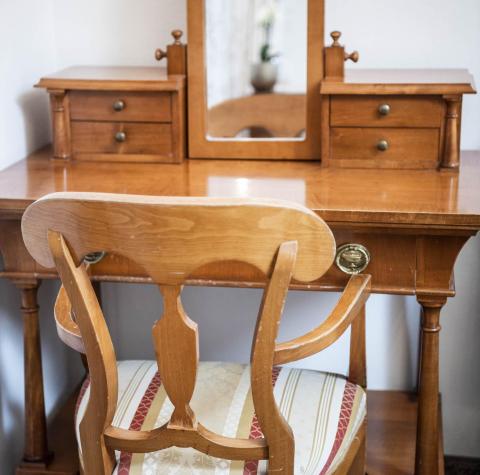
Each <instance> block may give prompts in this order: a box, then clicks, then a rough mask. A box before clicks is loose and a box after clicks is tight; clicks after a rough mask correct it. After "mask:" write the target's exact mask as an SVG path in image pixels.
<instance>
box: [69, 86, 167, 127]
mask: <svg viewBox="0 0 480 475" xmlns="http://www.w3.org/2000/svg"><path fill="white" fill-rule="evenodd" d="M69 96H70V115H71V117H72V120H86V121H107V122H171V121H172V95H171V94H170V93H167V92H159V93H155V92H142V93H140V92H123V91H121V92H119V91H71V92H70V94H69ZM117 101H122V102H123V104H124V109H123V110H121V111H116V110H115V109H114V104H115V102H117Z"/></svg>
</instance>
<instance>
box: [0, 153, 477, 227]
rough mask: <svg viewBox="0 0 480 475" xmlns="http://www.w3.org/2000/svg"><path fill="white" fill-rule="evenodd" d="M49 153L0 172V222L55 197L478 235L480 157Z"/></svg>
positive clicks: (472, 155) (34, 155) (466, 154)
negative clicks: (336, 159)
mask: <svg viewBox="0 0 480 475" xmlns="http://www.w3.org/2000/svg"><path fill="white" fill-rule="evenodd" d="M51 156H52V149H51V148H50V147H47V148H45V149H43V150H41V151H39V152H37V153H34V154H32V155H31V156H30V157H29V158H28V159H26V160H22V161H20V162H18V163H16V164H14V165H13V166H11V167H9V168H7V169H6V170H4V171H3V172H0V190H1V192H0V217H2V218H4V219H5V218H9V217H10V218H17V219H18V218H20V216H21V215H22V214H23V212H24V210H25V208H26V207H27V206H28V205H29V204H31V203H33V202H34V201H35V200H37V199H39V198H41V197H42V196H44V195H46V194H49V193H53V192H56V191H86V192H88V191H96V192H105V193H128V194H138V195H154V196H219V197H221V196H223V197H235V196H246V197H247V196H248V197H264V198H282V199H286V200H289V201H294V202H297V203H300V204H303V205H305V206H307V207H308V208H310V209H312V210H314V211H315V212H316V213H317V214H318V215H319V216H320V217H322V218H323V219H325V220H326V221H327V222H328V223H331V224H335V223H356V224H357V225H359V224H362V223H363V224H372V225H373V224H377V225H383V226H384V225H387V224H388V225H396V226H398V225H405V226H424V227H427V228H428V227H432V228H435V227H436V228H453V229H457V230H459V229H470V230H477V229H480V187H479V186H478V183H479V182H480V165H479V164H480V153H479V152H464V153H463V156H462V160H463V164H462V167H461V170H460V173H459V174H455V173H450V172H447V171H445V172H440V173H432V172H430V171H421V170H352V171H348V172H346V171H345V170H336V169H326V168H323V167H322V166H321V165H320V164H319V163H309V162H282V163H276V162H275V163H273V162H268V161H248V162H245V161H221V160H208V161H203V160H189V161H187V162H184V163H183V164H180V165H169V164H167V165H162V166H160V167H159V166H158V165H149V164H113V163H112V164H104V163H96V164H91V163H80V162H57V161H53V160H51Z"/></svg>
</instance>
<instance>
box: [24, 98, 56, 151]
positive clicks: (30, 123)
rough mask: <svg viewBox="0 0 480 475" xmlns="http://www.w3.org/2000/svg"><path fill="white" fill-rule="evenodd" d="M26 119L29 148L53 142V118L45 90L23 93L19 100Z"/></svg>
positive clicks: (26, 141)
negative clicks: (51, 118)
mask: <svg viewBox="0 0 480 475" xmlns="http://www.w3.org/2000/svg"><path fill="white" fill-rule="evenodd" d="M17 104H18V106H19V107H20V109H21V111H22V115H23V120H24V131H25V144H26V147H27V150H34V149H36V148H39V144H42V145H40V147H41V146H43V145H46V144H47V143H49V142H51V137H52V133H51V120H50V113H49V99H48V95H47V94H46V93H45V91H43V90H35V89H32V90H31V91H28V92H25V93H23V94H21V95H20V96H19V98H18V100H17Z"/></svg>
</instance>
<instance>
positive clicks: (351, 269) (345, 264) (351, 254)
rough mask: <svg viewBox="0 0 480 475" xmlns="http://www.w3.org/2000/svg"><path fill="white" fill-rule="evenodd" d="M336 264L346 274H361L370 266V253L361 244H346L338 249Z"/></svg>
mask: <svg viewBox="0 0 480 475" xmlns="http://www.w3.org/2000/svg"><path fill="white" fill-rule="evenodd" d="M335 263H336V264H337V267H338V268H339V269H340V270H341V271H342V272H343V273H345V274H348V275H355V274H360V273H361V272H363V271H364V270H365V269H366V268H367V267H368V264H370V252H368V249H367V248H366V247H365V246H362V245H361V244H344V245H343V246H340V247H339V248H338V249H337V257H336V259H335Z"/></svg>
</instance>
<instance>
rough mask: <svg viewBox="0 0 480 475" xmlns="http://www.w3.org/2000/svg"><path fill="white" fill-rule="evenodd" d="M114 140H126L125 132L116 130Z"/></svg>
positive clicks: (120, 141) (121, 141) (119, 141)
mask: <svg viewBox="0 0 480 475" xmlns="http://www.w3.org/2000/svg"><path fill="white" fill-rule="evenodd" d="M115 140H116V141H117V142H118V143H123V142H125V140H127V134H126V133H125V132H117V133H116V134H115Z"/></svg>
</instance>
